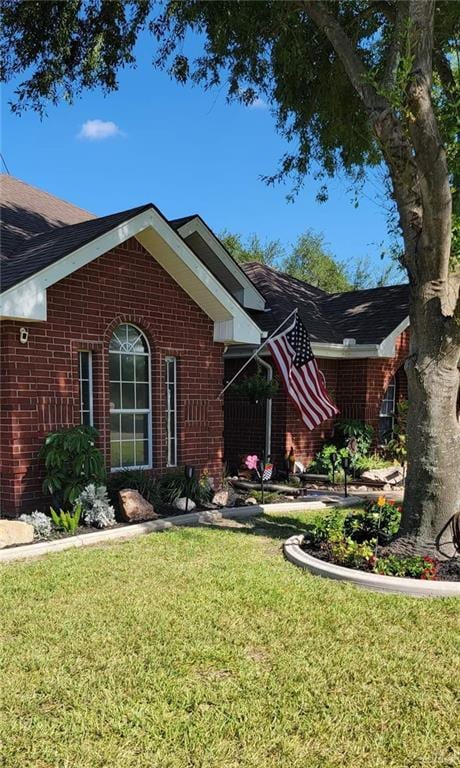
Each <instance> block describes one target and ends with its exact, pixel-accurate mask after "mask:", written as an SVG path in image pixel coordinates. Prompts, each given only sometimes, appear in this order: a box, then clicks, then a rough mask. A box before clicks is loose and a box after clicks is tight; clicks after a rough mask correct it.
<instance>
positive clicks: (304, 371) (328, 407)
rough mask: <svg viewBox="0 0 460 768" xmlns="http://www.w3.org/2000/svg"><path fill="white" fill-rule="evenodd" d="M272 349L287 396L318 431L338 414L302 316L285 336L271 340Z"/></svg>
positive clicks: (308, 426) (270, 346)
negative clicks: (325, 422)
mask: <svg viewBox="0 0 460 768" xmlns="http://www.w3.org/2000/svg"><path fill="white" fill-rule="evenodd" d="M268 348H269V349H270V351H271V353H272V357H273V360H274V361H275V364H276V367H277V368H278V372H279V374H280V376H281V378H282V379H283V382H284V385H285V387H286V390H287V393H288V395H289V397H290V399H291V401H292V403H293V404H294V405H295V407H296V408H297V409H298V411H299V413H300V416H301V418H302V421H303V422H304V424H305V425H306V427H307V428H308V429H314V428H315V427H317V426H319V424H321V423H322V422H323V421H325V420H326V419H329V418H331V417H332V416H334V415H335V414H336V413H338V409H337V407H336V406H335V404H334V403H333V402H332V400H331V397H330V395H329V393H328V391H327V389H326V385H325V381H324V377H323V374H322V373H321V371H320V369H319V368H318V364H317V362H316V360H315V358H314V355H313V352H312V350H311V344H310V340H309V337H308V333H307V331H306V328H305V326H304V325H303V323H302V321H301V320H300V318H299V317H298V316H297V317H296V320H295V322H294V323H293V324H292V325H291V326H290V327H289V328H288V329H287V330H286V331H285V332H284V333H281V334H279V335H278V336H276V337H275V338H274V339H270V341H269V342H268Z"/></svg>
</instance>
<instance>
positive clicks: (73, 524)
mask: <svg viewBox="0 0 460 768" xmlns="http://www.w3.org/2000/svg"><path fill="white" fill-rule="evenodd" d="M50 512H51V519H52V521H53V523H54V525H55V526H56V528H60V529H61V530H62V531H65V533H68V534H69V535H70V536H75V534H76V532H77V528H78V526H79V524H80V517H81V512H82V507H81V504H75V506H74V509H73V512H64V510H63V509H60V510H59V514H58V513H57V512H56V510H55V509H54V508H53V507H50Z"/></svg>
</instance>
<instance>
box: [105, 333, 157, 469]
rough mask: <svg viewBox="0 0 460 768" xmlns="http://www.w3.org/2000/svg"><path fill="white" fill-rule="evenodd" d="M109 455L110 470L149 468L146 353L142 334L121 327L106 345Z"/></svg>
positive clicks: (148, 352)
mask: <svg viewBox="0 0 460 768" xmlns="http://www.w3.org/2000/svg"><path fill="white" fill-rule="evenodd" d="M109 379H110V455H111V467H112V469H113V470H116V469H123V468H126V467H139V468H142V469H148V468H149V467H151V466H152V404H151V385H150V350H149V346H148V343H147V339H146V338H145V336H144V334H143V333H142V332H141V331H140V330H139V329H138V328H136V327H135V326H134V325H130V324H128V323H123V324H122V325H119V326H118V328H116V329H115V331H114V333H113V336H112V338H111V341H110V345H109Z"/></svg>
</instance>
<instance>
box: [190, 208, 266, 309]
mask: <svg viewBox="0 0 460 768" xmlns="http://www.w3.org/2000/svg"><path fill="white" fill-rule="evenodd" d="M177 231H178V232H179V234H180V236H181V237H183V238H184V239H186V238H187V237H189V236H190V235H192V234H194V233H195V232H196V233H197V234H198V235H199V236H200V237H201V238H202V239H203V240H204V242H205V243H206V245H207V246H208V247H209V248H210V249H211V251H213V252H214V254H215V255H216V256H217V258H218V259H219V260H220V261H221V262H222V263H223V265H224V267H225V268H226V269H227V270H228V271H229V272H230V273H231V275H232V276H233V277H234V278H235V280H236V281H237V282H238V283H239V284H240V286H241V288H242V291H243V301H242V303H243V306H244V307H246V308H247V309H256V310H259V311H263V310H264V309H265V299H264V297H263V296H262V294H261V293H260V291H259V290H258V289H257V288H256V286H255V285H254V284H253V283H252V282H251V280H250V279H249V278H248V276H247V275H246V273H245V272H244V270H243V269H242V268H241V267H240V266H239V264H237V263H236V261H234V259H232V257H231V256H230V254H229V253H228V251H227V249H226V248H225V247H224V246H223V245H222V243H221V242H220V240H219V239H218V238H217V237H216V236H215V235H214V233H213V232H212V230H210V229H209V227H208V226H207V224H206V223H205V222H204V221H203V220H202V219H201V218H200V216H194V217H193V219H190V221H187V222H186V223H185V224H183V225H182V226H181V227H179V228H178V230H177Z"/></svg>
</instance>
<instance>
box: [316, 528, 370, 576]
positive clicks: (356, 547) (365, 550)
mask: <svg viewBox="0 0 460 768" xmlns="http://www.w3.org/2000/svg"><path fill="white" fill-rule="evenodd" d="M374 547H375V540H374V541H364V542H362V543H359V542H358V541H354V539H351V538H349V537H347V536H333V537H331V538H329V539H328V541H326V542H324V543H323V544H322V549H324V550H326V551H327V553H328V555H329V558H330V559H331V560H332V561H333V562H334V563H337V564H338V565H346V566H348V567H349V568H370V567H372V563H373V559H374Z"/></svg>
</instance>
